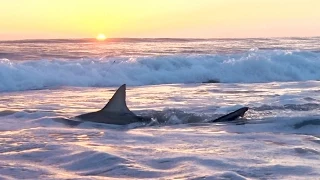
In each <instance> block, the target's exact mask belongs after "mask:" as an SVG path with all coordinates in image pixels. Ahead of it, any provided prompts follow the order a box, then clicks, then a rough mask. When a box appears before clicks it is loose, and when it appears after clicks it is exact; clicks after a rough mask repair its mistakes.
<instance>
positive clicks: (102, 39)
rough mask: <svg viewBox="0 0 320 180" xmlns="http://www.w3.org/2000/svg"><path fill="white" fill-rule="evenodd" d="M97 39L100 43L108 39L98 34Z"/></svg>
mask: <svg viewBox="0 0 320 180" xmlns="http://www.w3.org/2000/svg"><path fill="white" fill-rule="evenodd" d="M96 39H97V40H98V41H104V40H106V39H107V37H106V36H105V35H104V34H98V36H97V37H96Z"/></svg>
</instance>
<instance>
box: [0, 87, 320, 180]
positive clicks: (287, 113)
mask: <svg viewBox="0 0 320 180" xmlns="http://www.w3.org/2000/svg"><path fill="white" fill-rule="evenodd" d="M319 87H320V82H318V81H308V82H290V83H287V82H283V83H275V82H274V83H252V84H250V83H249V84H241V83H240V84H231V83H229V84H224V83H221V84H170V85H153V86H138V87H132V86H128V90H127V105H128V106H129V108H130V109H131V110H133V111H134V112H135V113H137V114H139V115H142V113H144V114H145V115H146V116H152V117H153V116H155V115H157V117H159V116H161V117H162V118H165V119H167V120H168V124H165V125H163V124H162V125H159V124H157V123H154V126H147V127H145V126H143V127H139V125H137V124H130V125H129V126H125V127H122V126H121V127H120V126H117V125H106V124H99V123H91V122H86V123H82V124H80V125H78V126H68V125H66V124H63V123H61V121H57V119H58V118H61V117H62V118H67V117H74V116H76V115H79V114H82V113H85V112H91V111H95V110H98V109H101V108H102V107H103V106H104V105H105V104H106V102H107V101H108V99H109V98H110V97H111V96H112V94H113V93H114V90H115V88H113V87H112V88H91V87H90V88H74V87H64V88H59V89H52V90H34V91H21V92H3V93H1V95H2V96H0V102H1V103H0V132H1V133H0V179H8V180H9V179H97V180H98V179H119V178H124V179H143V178H144V179H239V180H240V179H241V180H242V179H317V178H318V177H319V176H320V173H319V172H320V166H319V162H320V157H319V154H320V138H319V136H320V131H319V126H320V116H319V110H320V93H319ZM239 106H248V107H250V109H249V111H248V112H247V113H246V118H247V121H246V123H245V124H240V123H219V124H204V123H198V124H180V123H184V120H185V119H186V118H188V117H189V118H196V116H197V117H200V118H198V119H200V120H205V119H207V118H214V117H217V116H220V115H222V114H225V113H228V112H230V111H232V110H234V109H235V108H238V107H239ZM151 109H153V110H156V111H151ZM157 117H155V118H157ZM140 126H141V125H140Z"/></svg>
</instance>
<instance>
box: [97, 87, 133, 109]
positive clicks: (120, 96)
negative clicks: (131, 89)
mask: <svg viewBox="0 0 320 180" xmlns="http://www.w3.org/2000/svg"><path fill="white" fill-rule="evenodd" d="M101 111H104V112H115V113H132V112H131V111H130V110H129V108H128V107H127V104H126V84H123V85H122V86H120V87H119V88H118V90H117V91H116V92H115V93H114V95H113V96H112V98H111V99H110V101H109V102H108V103H107V105H106V106H105V107H104V108H103V109H101Z"/></svg>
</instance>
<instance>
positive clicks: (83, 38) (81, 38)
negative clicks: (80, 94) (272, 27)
mask: <svg viewBox="0 0 320 180" xmlns="http://www.w3.org/2000/svg"><path fill="white" fill-rule="evenodd" d="M273 38H284V39H285V38H288V39H290V38H320V35H319V36H270V37H210V38H201V37H108V38H106V39H105V40H104V41H108V40H109V39H111V40H112V39H191V40H192V39H194V40H201V39H203V40H206V39H207V40H209V39H273ZM43 40H96V38H94V37H90V38H89V37H79V38H27V39H8V40H1V39H0V42H14V41H43ZM102 42H103V41H102Z"/></svg>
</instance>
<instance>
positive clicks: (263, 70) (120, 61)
mask: <svg viewBox="0 0 320 180" xmlns="http://www.w3.org/2000/svg"><path fill="white" fill-rule="evenodd" d="M319 69H320V53H319V52H310V51H285V50H251V51H249V52H246V53H238V54H221V55H220V54H211V55H170V56H150V57H137V58H125V57H118V58H105V59H78V60H60V59H57V60H46V59H42V60H29V61H11V60H9V59H0V91H2V92H3V91H23V90H31V89H44V88H57V87H61V86H79V87H109V86H118V85H121V84H123V83H126V84H128V85H153V84H166V83H201V82H207V81H210V80H215V81H217V82H223V83H256V82H274V81H282V82H283V81H307V80H320V71H319Z"/></svg>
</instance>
